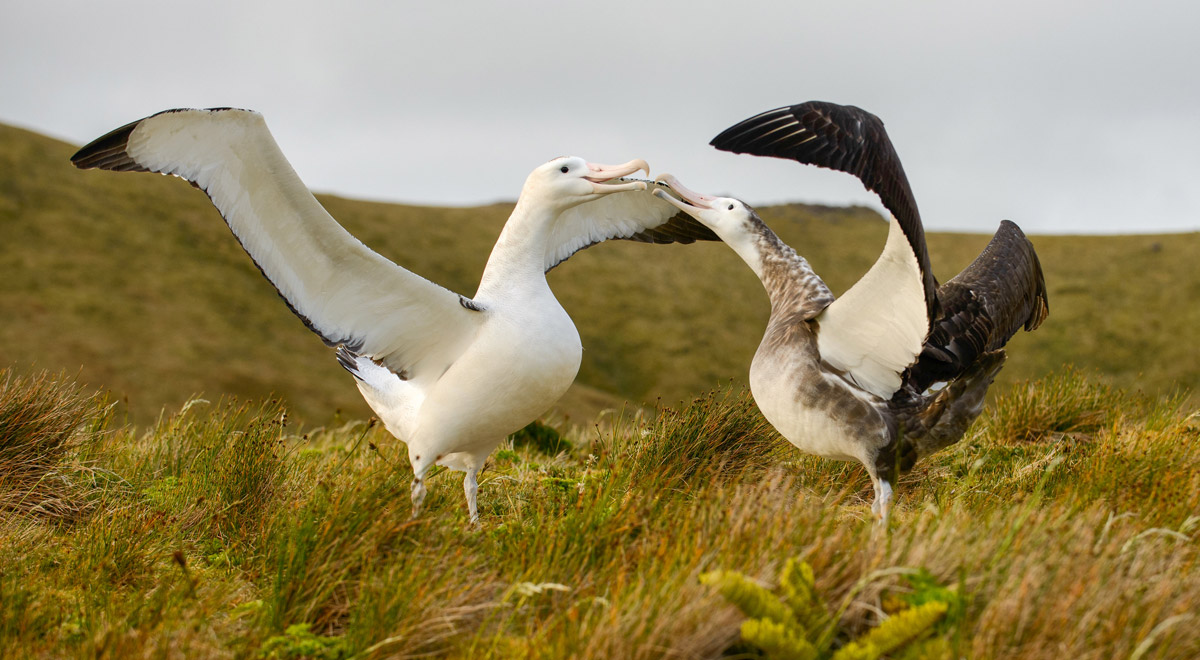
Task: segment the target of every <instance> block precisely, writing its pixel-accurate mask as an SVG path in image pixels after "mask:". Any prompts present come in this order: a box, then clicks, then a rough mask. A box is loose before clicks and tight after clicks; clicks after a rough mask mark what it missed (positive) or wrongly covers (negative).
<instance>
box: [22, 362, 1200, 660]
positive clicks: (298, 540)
mask: <svg viewBox="0 0 1200 660" xmlns="http://www.w3.org/2000/svg"><path fill="white" fill-rule="evenodd" d="M107 414H108V413H107V409H106V407H105V406H104V404H103V402H102V401H97V400H95V399H89V398H88V397H86V396H85V395H82V394H80V393H78V392H77V391H76V388H75V387H73V386H72V385H71V383H69V382H63V381H61V380H55V379H52V378H46V377H44V376H43V377H40V378H35V379H14V378H11V377H6V376H5V375H4V374H3V373H0V656H2V657H37V658H42V657H44V658H59V657H94V658H127V657H156V658H235V657H237V658H301V657H305V658H322V659H330V660H332V659H339V658H351V657H353V658H415V657H451V658H482V657H496V658H516V657H519V658H606V659H608V658H629V659H638V658H647V659H650V658H655V659H657V658H667V657H669V658H695V659H705V658H713V659H715V658H719V657H738V658H756V657H761V655H760V654H759V652H758V650H757V648H758V646H759V645H757V644H751V643H749V642H748V641H743V640H741V639H740V637H741V634H740V632H739V627H740V623H741V621H742V620H743V619H744V618H745V617H746V615H745V614H743V613H742V612H741V611H739V609H738V608H735V607H734V606H733V604H732V603H733V602H737V603H739V605H740V606H742V607H746V606H748V605H749V606H752V605H754V604H755V603H767V604H769V603H770V602H775V608H774V610H771V608H769V607H766V606H763V607H759V608H755V607H748V609H749V610H750V612H751V613H752V614H753V615H754V616H763V615H765V614H770V613H771V612H772V611H774V612H776V613H778V612H780V611H782V615H781V618H784V619H787V618H794V621H792V623H791V624H790V627H791V628H792V629H799V631H800V632H799V634H802V635H803V637H804V638H805V639H806V641H807V642H811V643H812V644H814V646H815V648H816V649H817V650H818V651H820V655H819V657H821V658H829V657H834V658H835V659H837V660H841V658H844V657H847V656H848V657H856V658H875V657H878V655H877V654H875V655H870V654H858V655H850V654H851V649H858V650H859V651H862V650H864V647H863V645H860V646H852V645H851V642H852V641H853V640H860V641H875V642H880V643H882V641H883V640H884V639H890V640H891V641H893V642H898V643H899V644H900V646H899V647H898V648H897V649H896V650H895V651H893V652H891V653H889V654H888V656H887V657H890V658H906V659H913V658H928V659H937V660H950V659H952V658H963V657H969V658H980V659H987V658H1005V659H1008V660H1024V659H1031V660H1032V659H1039V660H1040V659H1048V660H1059V659H1061V658H1081V659H1088V660H1090V659H1096V660H1100V659H1108V658H1159V659H1167V658H1179V659H1181V660H1182V659H1184V658H1195V657H1200V625H1196V624H1197V620H1196V617H1197V612H1198V611H1200V574H1198V573H1197V571H1196V566H1197V565H1198V563H1200V545H1198V543H1197V534H1198V532H1200V527H1198V525H1197V521H1198V520H1200V519H1198V518H1197V515H1196V514H1197V511H1200V453H1198V452H1197V451H1196V446H1197V442H1198V441H1200V419H1198V418H1197V415H1196V413H1194V412H1192V413H1189V411H1188V408H1187V407H1184V406H1181V405H1180V402H1179V401H1178V400H1176V401H1159V400H1151V401H1148V400H1145V399H1141V398H1138V397H1133V396H1129V395H1126V394H1123V393H1121V392H1117V391H1113V390H1110V389H1108V388H1106V387H1105V386H1103V385H1100V384H1098V383H1095V382H1091V381H1088V380H1087V379H1084V378H1081V377H1080V376H1079V375H1078V374H1077V373H1073V372H1069V371H1067V372H1061V373H1059V374H1056V375H1054V376H1052V377H1050V378H1048V379H1047V380H1044V381H1040V382H1038V383H1035V384H1034V385H1032V386H1028V387H1022V388H1016V389H1014V390H1012V391H1010V392H1009V393H1008V394H1007V395H1006V396H1004V397H1001V398H1000V400H999V401H997V403H996V405H995V406H993V407H992V408H991V409H990V410H989V411H988V413H986V414H985V417H984V418H983V420H982V423H980V424H977V425H976V426H975V428H974V429H973V430H972V432H971V433H970V434H969V435H968V436H967V437H966V438H964V440H963V441H962V442H961V443H959V444H958V445H955V446H954V447H952V448H950V449H948V450H946V451H944V452H942V453H940V454H937V455H935V456H934V457H933V458H932V459H930V460H928V461H927V462H925V463H923V464H921V465H919V466H918V468H917V470H916V471H915V472H913V473H912V474H911V475H909V476H907V477H906V478H904V479H902V480H901V482H900V484H899V485H898V488H897V496H898V500H897V503H896V508H895V509H894V511H893V519H892V525H891V528H890V531H889V532H883V531H882V530H879V529H878V528H877V526H876V524H875V523H873V522H872V521H871V520H870V511H869V500H868V498H869V496H870V486H869V482H868V479H867V477H866V475H865V473H864V471H863V470H862V469H861V468H859V467H855V466H852V465H848V464H844V463H836V462H832V461H826V460H822V459H816V458H810V457H804V456H801V455H799V453H798V452H797V451H795V450H794V449H793V448H791V447H790V445H787V444H786V443H785V442H783V441H782V440H781V439H780V438H779V437H778V436H777V435H776V434H775V433H774V432H773V431H772V430H771V429H770V427H769V426H768V425H767V424H766V422H765V421H764V420H763V419H762V417H761V416H760V415H759V414H758V411H757V409H756V408H755V407H754V406H753V404H752V403H751V401H750V399H749V397H748V395H747V394H746V393H745V392H744V391H742V392H739V391H736V390H735V391H732V392H725V393H719V394H716V395H708V396H704V397H701V398H699V399H697V400H695V401H693V402H691V403H690V404H688V405H686V406H684V407H680V408H675V409H668V410H663V411H661V414H659V415H656V416H647V417H645V418H643V419H641V420H634V419H624V420H623V421H618V422H617V423H615V424H614V425H612V427H611V428H609V429H605V430H589V431H587V432H576V433H572V434H570V435H568V437H567V440H568V441H569V442H570V443H571V445H570V446H564V445H563V444H562V443H561V442H558V443H555V444H556V450H555V451H556V452H558V453H555V454H553V455H551V454H549V453H545V452H544V451H542V450H539V448H538V445H537V444H536V443H528V442H527V443H522V442H520V438H517V439H516V440H514V441H513V442H512V443H509V444H506V446H505V447H503V448H502V449H501V450H500V451H498V452H497V453H496V454H495V455H494V456H493V458H492V460H491V461H490V463H491V467H490V469H489V470H487V471H486V472H485V473H484V474H483V475H481V479H480V488H479V501H480V511H481V514H482V521H481V524H480V525H479V526H478V527H472V526H470V525H468V524H467V514H466V507H465V505H464V502H463V496H462V489H461V487H460V485H459V479H458V477H457V476H456V475H455V474H454V473H448V472H445V471H442V472H439V473H437V474H433V475H432V476H431V477H430V490H429V497H428V499H427V500H426V502H425V507H424V510H423V511H422V515H421V517H420V518H418V519H416V520H410V519H409V511H410V507H409V502H408V499H409V498H408V493H409V482H410V479H411V473H410V471H409V469H408V467H407V464H406V462H405V461H403V460H397V459H398V458H399V457H400V456H402V450H401V449H400V448H399V447H398V446H397V444H398V443H396V442H395V441H394V440H393V439H391V438H390V437H388V436H387V434H386V433H385V432H383V431H382V430H381V429H379V428H366V427H365V425H364V424H357V425H349V426H347V427H345V428H342V429H337V430H330V431H325V432H322V433H318V434H313V435H303V436H298V435H296V434H294V433H293V432H292V431H291V430H290V427H289V426H287V425H285V424H284V423H283V419H284V418H283V416H282V414H281V410H280V408H279V406H278V405H277V404H263V405H261V406H256V405H250V406H246V405H242V406H235V405H223V404H219V403H213V404H205V403H197V404H194V405H192V406H190V407H188V409H187V410H185V411H183V412H181V413H180V414H178V415H174V416H172V417H170V418H169V419H165V420H163V421H162V422H161V423H159V424H158V425H157V426H156V427H155V428H154V429H153V430H152V432H150V433H140V432H135V431H132V430H130V429H128V428H121V427H118V426H113V425H112V424H110V423H109V422H108V420H107ZM548 444H549V443H543V444H542V445H541V446H543V447H545V446H547V445H548ZM792 560H799V561H802V562H804V563H805V564H807V565H808V566H810V567H811V569H812V573H811V575H812V577H813V578H815V579H813V580H811V581H805V580H797V579H796V574H797V572H799V573H800V574H801V577H802V575H803V573H804V571H803V570H800V571H796V570H792V569H789V568H788V567H789V562H790V561H792ZM791 566H792V567H793V568H794V567H795V566H796V565H795V564H791ZM713 571H729V572H733V573H719V574H718V575H720V576H722V579H721V580H719V581H718V582H725V581H728V580H729V579H730V578H736V577H737V575H735V573H736V574H738V575H742V576H746V577H748V578H751V579H753V580H756V581H757V583H758V584H760V585H762V587H765V588H766V589H763V588H762V587H754V586H753V585H747V584H746V583H745V582H741V584H742V585H743V587H744V588H743V589H741V590H740V591H739V592H735V593H731V594H730V599H729V600H727V599H726V598H725V597H723V596H722V595H721V592H719V591H718V589H717V588H716V586H715V585H711V584H710V583H711V582H712V581H713V580H712V577H711V576H710V577H708V578H704V579H703V580H702V576H705V575H707V574H709V573H710V572H713ZM789 574H790V575H791V576H792V577H791V579H788V576H789ZM781 579H782V580H786V581H787V585H788V586H779V587H777V586H776V585H777V584H778V583H779V582H780V580H781ZM797 582H799V583H800V584H801V585H803V586H804V587H805V588H804V589H802V590H798V589H797V588H796V586H797ZM767 589H769V590H771V591H773V592H774V594H777V595H785V596H786V601H785V602H783V603H780V602H778V600H777V596H776V595H773V594H771V593H766V590H767ZM910 606H911V607H910ZM918 608H919V609H918ZM793 611H794V612H796V614H794V615H793V614H792V612H793ZM906 613H909V614H906ZM911 613H915V614H917V615H918V616H917V617H915V619H914V617H912V616H910V614H911ZM772 616H775V615H772ZM885 619H886V623H882V624H881V622H883V621H884V620H885ZM901 624H904V625H901ZM876 626H879V630H880V631H881V632H876V633H872V632H869V631H871V630H872V629H874V628H875V627H876ZM897 628H903V629H907V632H908V634H907V635H903V636H901V635H899V634H898V632H897ZM741 630H745V628H741ZM889 631H890V632H889ZM906 640H907V641H906ZM835 653H838V654H840V655H833V654H835ZM773 657H782V656H773Z"/></svg>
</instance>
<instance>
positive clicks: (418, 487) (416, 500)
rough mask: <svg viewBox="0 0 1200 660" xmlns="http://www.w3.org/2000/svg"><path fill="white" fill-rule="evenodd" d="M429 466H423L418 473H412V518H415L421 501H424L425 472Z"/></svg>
mask: <svg viewBox="0 0 1200 660" xmlns="http://www.w3.org/2000/svg"><path fill="white" fill-rule="evenodd" d="M428 470H429V468H425V469H424V470H421V471H420V472H418V473H415V474H413V482H412V518H410V519H415V518H416V517H417V515H419V514H420V513H421V503H422V502H424V501H425V472H426V471H428Z"/></svg>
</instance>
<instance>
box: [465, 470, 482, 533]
mask: <svg viewBox="0 0 1200 660" xmlns="http://www.w3.org/2000/svg"><path fill="white" fill-rule="evenodd" d="M478 474H479V467H478V466H470V467H468V468H467V476H465V477H463V492H465V493H466V494H467V510H468V511H469V512H470V513H471V522H472V523H477V522H479V501H478V499H477V497H476V496H477V495H478V494H479V484H478V483H477V482H476V481H475V477H476V475H478Z"/></svg>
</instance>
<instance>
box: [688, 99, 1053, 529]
mask: <svg viewBox="0 0 1200 660" xmlns="http://www.w3.org/2000/svg"><path fill="white" fill-rule="evenodd" d="M712 144H713V145H714V146H716V147H717V148H718V149H723V150H726V151H734V152H737V153H750V154H754V155H759V156H771V157H776V158H786V159H790V160H795V161H798V162H801V163H805V164H811V165H817V166H820V167H827V168H830V169H835V170H839V171H842V172H847V173H850V174H853V175H855V176H857V177H858V178H859V179H860V180H861V181H862V182H863V184H864V185H865V186H866V187H867V188H868V189H870V190H873V191H875V192H876V193H877V194H879V196H880V198H881V200H882V201H883V204H884V206H886V207H887V208H888V210H889V211H891V212H892V214H893V216H894V219H893V220H892V224H891V230H890V233H889V236H888V242H887V245H886V246H885V248H884V251H883V254H882V255H881V256H880V259H879V260H878V261H877V262H876V264H875V266H873V267H872V269H871V270H870V271H869V272H868V273H867V274H866V275H864V277H863V278H862V279H861V280H860V281H859V282H858V283H857V284H856V285H855V286H854V287H853V288H851V290H850V291H847V292H846V293H845V294H843V296H842V297H841V298H840V299H837V300H834V298H833V296H832V294H831V293H830V292H829V289H828V288H827V287H825V285H824V283H823V282H821V280H820V278H819V277H817V275H816V274H815V273H814V272H812V269H811V268H810V267H809V265H808V262H807V261H806V260H804V259H803V258H802V257H800V256H799V255H797V254H796V252H795V250H793V249H792V248H790V247H788V246H787V245H785V244H784V243H783V242H782V241H781V240H779V238H778V236H776V235H775V234H774V232H772V231H771V230H770V229H769V228H768V227H767V226H766V225H765V224H764V223H763V222H762V220H761V219H760V218H759V217H758V215H757V214H756V213H754V211H753V209H750V208H749V207H747V206H745V204H743V203H742V202H739V201H737V200H734V199H730V198H717V197H710V196H707V195H701V194H699V193H694V192H692V191H688V190H687V189H686V188H684V187H683V186H682V185H681V184H679V182H678V181H677V180H675V179H674V178H673V177H666V178H667V179H668V182H669V183H670V184H671V185H672V187H673V188H674V189H675V191H676V192H677V193H679V194H680V195H681V197H682V200H683V201H682V202H677V203H676V206H679V207H680V208H681V209H682V210H684V211H686V212H688V213H690V214H691V215H692V216H693V217H695V218H696V219H697V220H700V221H701V222H703V223H705V224H706V225H708V226H709V227H711V228H712V229H713V230H714V231H716V232H717V234H718V235H720V236H721V238H722V239H723V240H724V241H725V242H726V243H728V244H729V245H730V247H732V248H733V249H734V250H735V251H737V252H738V254H739V255H741V256H742V258H743V259H745V261H746V262H747V264H749V265H750V267H751V268H752V269H754V271H755V272H756V273H757V274H758V276H759V278H760V279H761V280H762V282H763V286H764V287H765V288H766V290H767V295H768V296H769V297H770V299H771V317H770V319H769V321H768V322H767V328H766V331H765V333H764V335H763V339H762V342H761V343H760V344H759V348H758V351H757V353H755V356H754V360H753V362H752V363H751V366H750V386H751V390H752V392H753V394H754V398H755V401H757V402H758V405H759V408H760V409H761V410H762V412H763V414H764V416H766V418H767V420H768V421H770V422H771V423H772V424H773V425H774V426H775V427H776V428H777V429H778V430H779V432H780V433H781V434H783V436H784V437H786V438H787V439H788V440H789V441H791V442H792V443H793V444H795V445H796V446H797V447H799V448H800V449H801V450H803V451H806V452H809V453H813V454H816V455H819V456H825V457H829V458H836V459H841V460H857V461H860V462H861V463H862V464H863V465H864V466H865V467H866V468H867V471H868V473H869V474H870V476H871V480H872V482H873V484H874V486H875V502H874V504H873V506H872V510H873V512H875V513H876V514H877V515H879V516H880V518H881V519H882V520H884V521H886V519H887V516H888V511H889V508H890V499H891V484H892V483H893V482H894V481H895V479H896V477H897V475H899V474H900V473H901V472H903V471H904V470H907V469H909V468H911V467H912V466H913V465H914V464H915V463H916V462H917V461H918V460H919V459H920V458H922V457H924V456H927V455H929V454H931V453H933V452H935V451H938V450H939V449H942V448H944V447H946V446H948V445H951V444H953V443H955V442H957V441H958V440H959V439H960V438H961V437H962V436H963V434H964V433H965V432H966V430H967V428H968V427H969V426H970V425H971V423H972V422H973V421H974V420H975V419H976V418H977V417H978V415H979V414H980V412H981V411H982V410H983V404H984V399H985V396H986V394H987V390H988V387H989V386H990V385H991V383H992V381H993V379H994V378H995V376H996V374H997V373H998V372H999V370H1000V368H1001V367H1002V366H1003V364H1004V360H1005V355H1004V350H1003V347H1004V345H1005V344H1006V343H1007V342H1008V340H1009V339H1010V338H1011V337H1012V335H1013V334H1014V333H1015V332H1016V331H1017V330H1018V329H1019V328H1021V327H1022V326H1023V327H1025V329H1026V330H1033V329H1034V328H1036V327H1037V326H1038V325H1039V324H1040V323H1041V322H1042V321H1043V320H1044V319H1045V318H1046V316H1047V313H1048V311H1049V307H1048V305H1047V302H1046V285H1045V281H1044V279H1043V276H1042V270H1041V265H1040V264H1039V262H1038V258H1037V254H1036V252H1035V251H1034V249H1033V245H1032V244H1031V243H1030V242H1029V240H1028V239H1027V238H1026V237H1025V235H1024V234H1023V233H1022V232H1021V230H1020V228H1019V227H1017V225H1015V224H1013V223H1012V222H1009V221H1007V220H1006V221H1004V222H1002V223H1001V225H1000V228H999V230H998V231H997V232H996V235H995V237H994V238H993V239H992V241H991V242H990V243H989V244H988V246H987V248H985V249H984V251H983V253H982V254H980V256H979V257H978V258H977V259H976V260H975V261H974V262H973V263H972V264H971V265H970V266H968V267H967V268H966V269H965V270H963V272H961V273H959V274H958V276H956V277H955V278H953V279H952V280H950V281H949V282H947V283H946V284H945V285H943V286H941V287H939V286H938V285H937V282H936V280H935V279H934V277H933V274H932V270H931V268H930V265H929V254H928V250H927V248H926V245H925V234H924V229H923V228H922V225H921V218H920V214H919V213H918V211H917V205H916V201H915V199H914V197H913V194H912V190H911V188H910V186H909V184H908V179H907V177H906V176H905V174H904V168H903V167H902V166H901V165H900V159H899V157H898V156H897V155H896V151H895V149H894V148H893V147H892V143H891V140H890V139H889V138H888V136H887V132H886V131H885V130H884V128H883V122H881V121H880V120H879V118H878V117H875V116H874V115H872V114H870V113H868V112H866V111H864V110H861V109H859V108H855V107H853V106H839V105H835V104H832V103H823V102H809V103H802V104H798V105H793V106H788V107H784V108H777V109H775V110H771V111H768V112H764V113H761V114H759V115H756V116H754V117H751V118H750V119H747V120H745V121H743V122H740V123H739V124H737V125H735V126H733V127H731V128H729V129H727V130H726V131H724V132H722V133H721V134H720V135H718V136H717V137H716V138H715V139H714V140H713V141H712ZM685 204H686V206H685ZM937 383H943V384H944V386H943V387H941V388H940V389H938V390H936V391H931V389H930V388H931V386H933V385H936V384H937Z"/></svg>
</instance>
